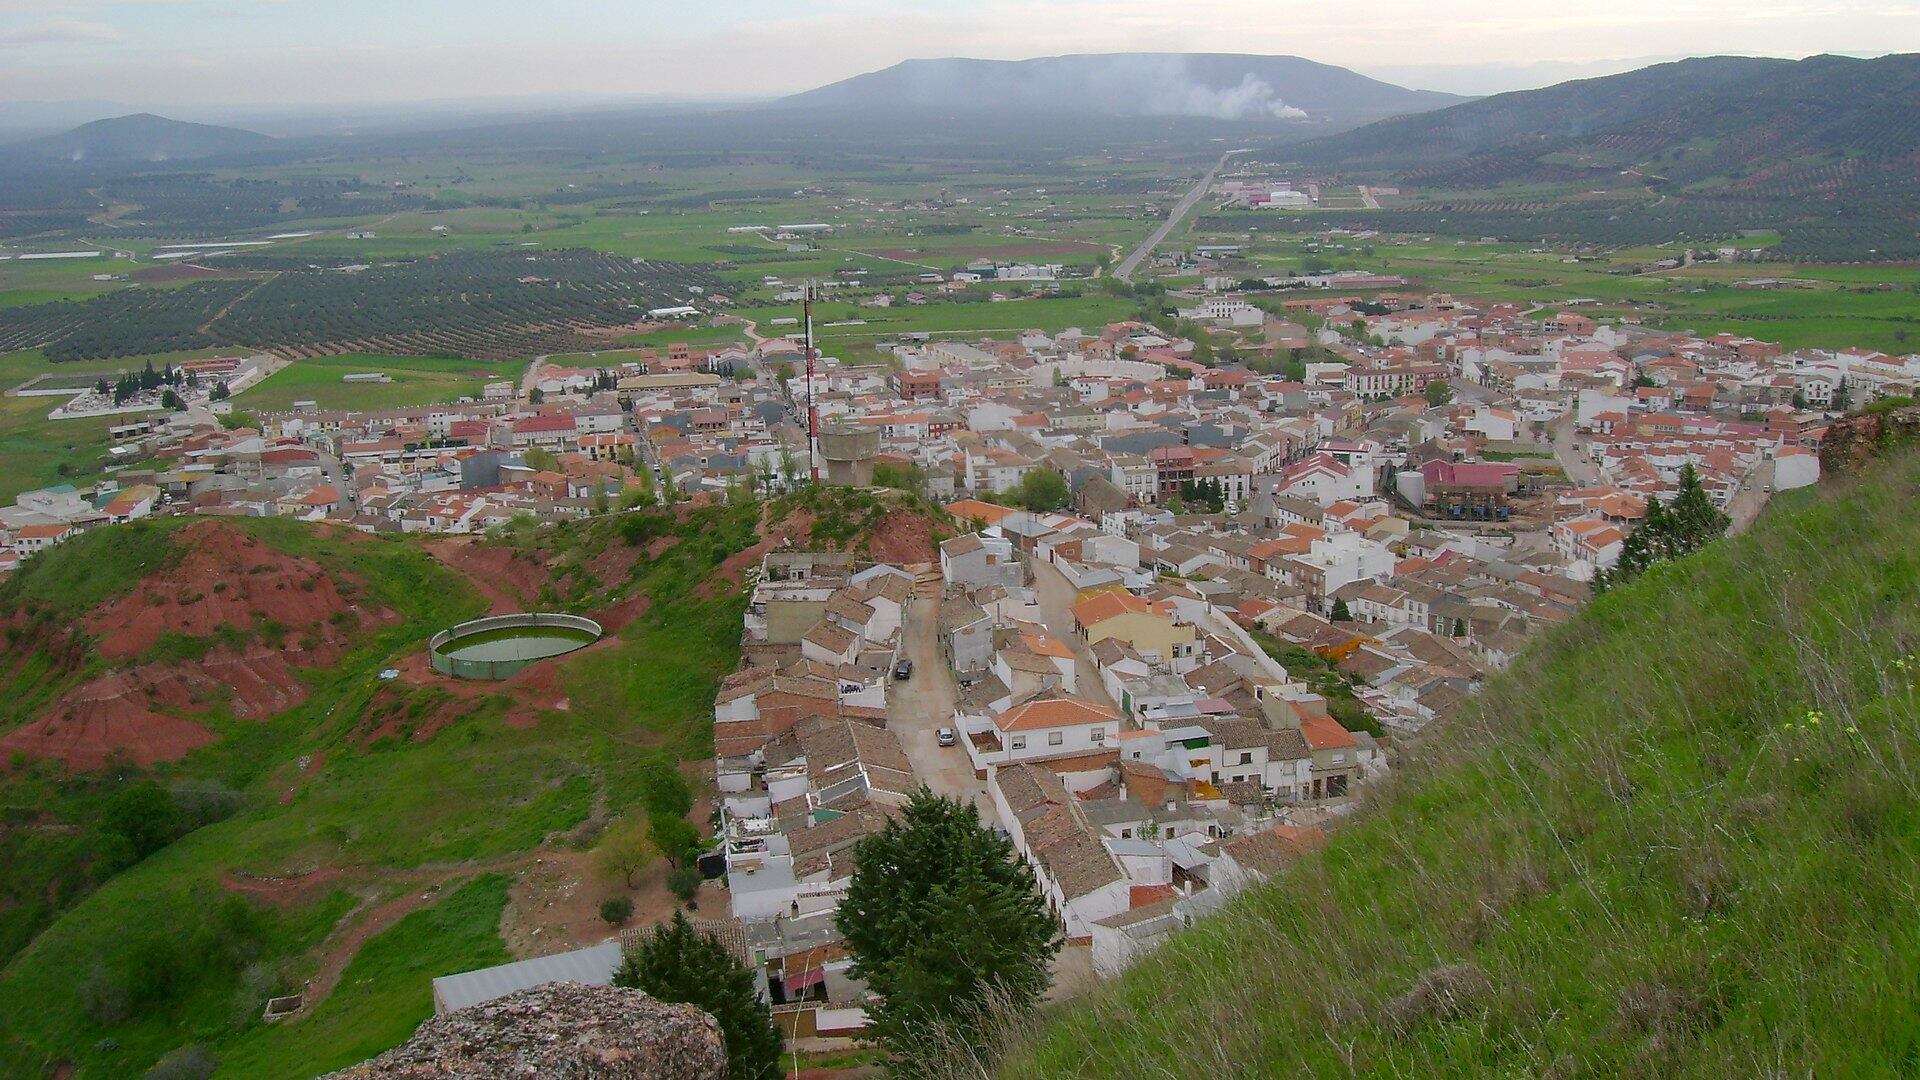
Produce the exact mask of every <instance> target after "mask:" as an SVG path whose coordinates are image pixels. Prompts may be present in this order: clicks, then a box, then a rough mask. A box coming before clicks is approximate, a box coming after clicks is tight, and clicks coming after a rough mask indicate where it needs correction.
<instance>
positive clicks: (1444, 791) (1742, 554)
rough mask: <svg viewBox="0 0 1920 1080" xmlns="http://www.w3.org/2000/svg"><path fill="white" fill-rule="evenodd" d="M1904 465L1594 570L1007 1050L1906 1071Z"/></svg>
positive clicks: (1692, 1072) (1485, 1069) (1919, 565)
mask: <svg viewBox="0 0 1920 1080" xmlns="http://www.w3.org/2000/svg"><path fill="white" fill-rule="evenodd" d="M1916 491H1920V454H1915V453H1913V452H1911V451H1905V452H1902V454H1901V455H1900V456H1898V457H1895V458H1891V459H1888V460H1886V461H1884V462H1881V463H1877V464H1876V465H1874V466H1873V467H1871V468H1870V469H1868V470H1866V471H1864V472H1863V473H1862V474H1861V475H1860V476H1859V477H1858V478H1850V479H1848V480H1845V481H1841V482H1838V483H1835V484H1832V485H1829V486H1826V487H1823V488H1821V489H1819V490H1817V491H1803V492H1796V493H1793V494H1791V495H1787V496H1784V497H1782V498H1781V499H1780V500H1779V501H1778V502H1777V503H1776V505H1775V506H1774V507H1773V508H1772V509H1770V510H1769V511H1768V512H1767V514H1766V515H1764V516H1763V518H1762V519H1761V521H1760V522H1759V523H1758V525H1757V526H1756V527H1755V528H1754V529H1753V530H1751V531H1750V532H1748V533H1747V534H1745V535H1743V536H1741V537H1739V538H1736V539H1732V540H1727V541H1723V542H1721V543H1717V544H1714V545H1712V546H1710V547H1709V548H1707V549H1706V550H1705V551H1704V552H1702V553H1701V554H1699V555H1696V556H1693V557H1691V558H1688V559H1683V560H1679V561H1677V562H1673V563H1669V564H1665V565H1662V566H1659V567H1657V568H1655V569H1654V570H1652V571H1651V572H1649V573H1648V574H1647V575H1645V577H1643V578H1641V579H1638V580H1636V581H1635V582H1633V583H1632V584H1630V585H1627V586H1624V587H1622V588H1619V589H1617V590H1613V591H1610V592H1609V593H1607V594H1606V595H1604V596H1602V597H1601V598H1600V599H1599V600H1597V601H1596V602H1595V603H1594V604H1593V605H1592V606H1591V607H1589V608H1588V609H1586V610H1585V611H1584V612H1583V613H1582V614H1581V615H1580V617H1579V618H1577V619H1576V620H1575V621H1574V622H1573V623H1571V624H1569V625H1568V626H1566V627H1564V628H1562V629H1560V630H1559V631H1557V632H1555V633H1554V634H1552V635H1550V636H1549V637H1547V638H1546V639H1545V640H1543V641H1541V642H1539V643H1538V644H1537V645H1536V646H1535V647H1534V648H1532V649H1531V650H1530V651H1529V652H1528V654H1527V655H1525V656H1523V657H1522V658H1521V659H1519V660H1518V661H1517V662H1516V663H1515V665H1514V668H1513V670H1512V671H1511V672H1510V673H1509V674H1507V675H1505V676H1503V677H1501V678H1498V679H1496V680H1494V681H1493V682H1492V683H1491V684H1490V685H1489V686H1488V688H1487V691H1486V693H1485V695H1484V698H1483V699H1482V704H1481V705H1480V706H1479V707H1478V708H1476V709H1475V710H1473V711H1472V713H1471V715H1468V716H1466V717H1464V718H1463V719H1462V720H1460V721H1459V722H1457V723H1456V724H1454V725H1453V726H1452V727H1451V728H1449V729H1448V730H1446V731H1444V732H1440V733H1436V734H1435V735H1434V736H1433V737H1432V738H1431V739H1430V740H1429V742H1428V743H1427V744H1426V745H1425V746H1424V747H1422V748H1421V749H1420V750H1419V751H1418V754H1417V760H1415V761H1412V762H1410V763H1408V764H1406V765H1405V766H1404V767H1403V768H1402V769H1401V770H1400V771H1399V773H1398V774H1397V777H1396V778H1395V780H1393V781H1392V782H1391V784H1390V786H1389V787H1388V788H1386V789H1385V790H1384V791H1383V792H1381V793H1380V794H1379V795H1378V796H1377V797H1375V798H1374V799H1373V800H1372V802H1371V804H1370V806H1369V808H1368V809H1367V810H1365V811H1364V812H1363V817H1362V818H1361V819H1360V820H1359V821H1358V822H1356V823H1355V824H1354V825H1353V826H1352V827H1350V828H1348V829H1346V830H1343V831H1341V832H1339V833H1338V834H1337V835H1336V836H1335V838H1334V839H1333V841H1332V842H1331V843H1330V844H1329V846H1328V847H1327V848H1326V850H1325V851H1324V853H1322V854H1320V855H1317V856H1313V857H1310V858H1308V859H1307V860H1305V861H1303V862H1302V863H1300V864H1298V865H1297V866H1296V867H1294V868H1293V869H1292V870H1290V871H1289V872H1287V873H1286V874H1285V875H1283V876H1282V877H1281V878H1279V879H1278V880H1276V881H1275V882H1273V883H1271V884H1270V885H1268V886H1266V887H1263V888H1261V889H1259V890H1257V891H1255V892H1252V893H1249V894H1248V895H1247V896H1245V897H1243V898H1242V900H1241V901H1240V902H1238V903H1236V904H1234V905H1233V906H1232V907H1230V908H1229V910H1228V911H1227V912H1226V913H1223V914H1222V915H1220V916H1218V917H1215V918H1212V919H1208V920H1205V921H1202V922H1201V923H1199V924H1197V925H1196V926H1195V927H1194V928H1192V929H1191V930H1189V931H1187V932H1186V933H1183V934H1181V935H1179V936H1178V937H1176V938H1175V939H1174V940H1173V941H1172V942H1171V943H1170V944H1169V945H1168V946H1166V947H1165V948H1163V949H1162V950H1160V951H1159V952H1157V953H1156V954H1154V955H1152V956H1150V957H1148V958H1146V959H1145V960H1144V961H1143V962H1141V963H1140V964H1139V965H1138V966H1137V967H1136V968H1134V969H1133V970H1132V971H1130V972H1129V973H1128V974H1127V975H1126V976H1125V977H1123V978H1122V979H1120V980H1118V981H1117V982H1115V983H1112V984H1109V985H1106V986H1104V987H1102V988H1101V989H1099V990H1098V991H1096V992H1095V993H1094V994H1092V995H1091V996H1089V997H1087V998H1084V999H1082V1000H1080V1001H1078V1002H1076V1003H1074V1004H1072V1005H1070V1006H1067V1007H1064V1008H1063V1009H1062V1010H1061V1011H1058V1012H1056V1013H1053V1014H1051V1015H1046V1016H1043V1017H1041V1018H1040V1020H1039V1021H1038V1022H1037V1023H1036V1025H1035V1026H1033V1027H1031V1028H1029V1029H1026V1030H1019V1031H1014V1032H1011V1033H1010V1034H1009V1035H1008V1041H1009V1043H1010V1048H1009V1052H1008V1055H1007V1056H1006V1058H1005V1059H1004V1060H1003V1061H1002V1062H1001V1064H1000V1065H999V1069H1000V1071H1001V1072H1003V1073H1004V1074H1005V1075H1007V1076H1013V1077H1054V1076H1067V1075H1088V1076H1115V1077H1122V1076H1124V1077H1138V1076H1174V1075H1203V1074H1212V1075H1224V1076H1307V1075H1349V1074H1355V1073H1357V1074H1363V1075H1379V1076H1436V1075H1439V1076H1463V1077H1464V1076H1556V1077H1566V1076H1606V1077H1613V1076H1661V1077H1665V1076H1713V1077H1720V1076H1762V1075H1815V1076H1894V1075H1909V1076H1910V1075H1914V1074H1915V1072H1916V1071H1920V1021H1916V1019H1915V1018H1916V1016H1920V923H1916V921H1915V919H1914V918H1913V912H1914V903H1915V897H1916V892H1917V891H1920V859H1916V844H1917V843H1920V801H1916V795H1920V724H1917V721H1920V690H1917V689H1916V680H1920V660H1917V659H1916V657H1915V653H1916V651H1917V650H1920V549H1916V548H1915V546H1914V544H1913V539H1914V531H1913V522H1914V521H1915V520H1916V518H1915V514H1916V509H1917V508H1916V506H1915V492H1916ZM981 1071H982V1070H980V1069H978V1068H975V1069H972V1070H968V1069H965V1068H957V1069H956V1072H959V1073H964V1074H967V1075H978V1074H979V1073H980V1072H981Z"/></svg>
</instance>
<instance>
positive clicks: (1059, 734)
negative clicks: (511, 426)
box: [1047, 731, 1067, 746]
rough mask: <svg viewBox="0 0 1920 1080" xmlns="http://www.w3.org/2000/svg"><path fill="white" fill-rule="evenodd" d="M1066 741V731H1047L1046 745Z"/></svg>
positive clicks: (1059, 743) (1060, 743) (1056, 744)
mask: <svg viewBox="0 0 1920 1080" xmlns="http://www.w3.org/2000/svg"><path fill="white" fill-rule="evenodd" d="M1066 741H1067V733H1066V732H1064V731H1049V732H1047V745H1048V746H1060V745H1062V744H1064V743H1065V742H1066Z"/></svg>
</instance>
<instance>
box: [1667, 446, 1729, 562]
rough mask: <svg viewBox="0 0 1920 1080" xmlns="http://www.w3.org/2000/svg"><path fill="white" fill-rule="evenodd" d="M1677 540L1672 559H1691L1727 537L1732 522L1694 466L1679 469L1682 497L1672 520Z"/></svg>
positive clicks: (1675, 503) (1676, 503)
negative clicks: (1709, 491) (1686, 556)
mask: <svg viewBox="0 0 1920 1080" xmlns="http://www.w3.org/2000/svg"><path fill="white" fill-rule="evenodd" d="M1670 519H1671V521H1672V523H1673V532H1674V535H1675V540H1674V543H1673V548H1674V550H1673V552H1672V554H1671V555H1670V556H1669V557H1670V558H1671V557H1674V556H1678V555H1690V554H1692V553H1693V552H1696V551H1698V550H1700V549H1701V548H1703V547H1705V546H1706V545H1708V544H1710V543H1712V542H1714V541H1715V540H1718V539H1720V538H1721V537H1722V536H1725V535H1726V534H1727V529H1728V528H1729V527H1731V526H1732V525H1733V519H1732V518H1729V517H1728V516H1727V515H1726V514H1723V513H1721V512H1720V508H1719V507H1717V506H1715V505H1713V500H1712V499H1710V498H1708V497H1707V489H1706V488H1704V487H1702V486H1701V484H1700V474H1698V473H1696V472H1694V471H1693V465H1692V463H1688V464H1686V465H1683V466H1681V467H1680V493H1679V494H1678V495H1675V496H1674V499H1673V509H1672V513H1671V517H1670Z"/></svg>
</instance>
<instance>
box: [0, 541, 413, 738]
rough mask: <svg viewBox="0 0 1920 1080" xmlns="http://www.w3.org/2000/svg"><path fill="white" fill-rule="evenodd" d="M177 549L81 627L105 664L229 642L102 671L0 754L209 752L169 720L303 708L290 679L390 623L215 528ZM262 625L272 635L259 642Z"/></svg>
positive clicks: (198, 728)
mask: <svg viewBox="0 0 1920 1080" xmlns="http://www.w3.org/2000/svg"><path fill="white" fill-rule="evenodd" d="M178 543H179V550H180V551H181V552H182V554H181V556H180V558H179V560H178V561H177V562H176V563H174V564H173V565H171V566H169V567H167V568H166V569H164V570H161V571H159V572H157V573H155V574H152V575H150V576H148V577H147V578H146V579H145V580H143V581H142V582H140V584H139V585H137V586H136V587H135V588H134V589H133V591H131V592H129V593H128V594H127V595H125V596H123V597H121V598H119V599H117V600H113V601H110V602H108V603H107V604H104V605H102V606H101V607H100V608H98V609H96V610H94V611H93V612H91V613H90V614H88V615H87V616H86V617H85V618H83V619H81V620H80V624H81V627H82V628H83V629H84V630H86V631H87V632H88V633H90V634H93V635H96V640H97V643H98V644H97V649H98V652H99V654H100V655H101V656H102V657H105V658H106V659H108V660H110V661H111V660H129V659H132V658H135V657H138V656H141V655H142V654H145V653H147V652H148V650H150V649H152V648H153V647H154V645H155V644H157V643H158V642H159V641H160V638H161V635H162V634H163V633H172V634H178V635H184V636H187V637H193V638H202V639H204V638H207V637H211V636H214V635H216V634H223V635H232V634H233V632H235V631H237V632H238V636H237V637H234V636H228V637H226V638H224V639H223V643H221V644H218V645H215V646H214V647H212V648H210V649H208V650H207V651H206V653H205V654H204V655H202V656H199V657H194V658H184V657H183V658H180V659H171V660H158V661H153V662H150V663H145V664H140V665H137V666H133V667H127V668H122V669H120V670H115V671H109V672H107V673H106V674H104V675H100V676H98V677H97V678H94V679H92V680H89V681H88V682H86V683H83V684H81V685H80V686H77V687H74V688H73V689H71V690H69V691H68V692H67V693H65V694H64V695H62V696H61V697H60V698H59V699H58V700H57V701H55V702H54V704H53V705H52V706H51V707H50V708H49V709H48V710H47V712H46V714H45V715H43V716H41V717H40V718H39V719H37V720H35V721H33V722H32V723H29V724H27V725H25V726H23V727H21V728H18V729H16V730H15V731H12V732H10V733H8V734H7V735H6V736H5V737H4V738H0V752H5V753H12V752H15V751H18V752H21V753H25V754H27V755H29V756H31V757H40V758H52V759H56V760H59V761H63V762H65V763H66V764H67V765H68V766H70V767H73V768H81V769H97V768H101V767H103V766H104V765H106V764H107V762H108V760H109V759H110V758H111V757H112V756H113V754H114V753H115V752H116V751H118V752H122V753H125V754H126V755H127V756H129V757H131V758H132V759H133V760H134V761H136V762H138V763H140V764H141V765H151V764H153V763H155V762H160V761H177V760H179V759H180V758H182V757H184V756H186V755H187V754H188V753H189V752H191V751H192V750H194V749H195V748H197V747H201V746H205V745H206V744H208V743H210V742H213V741H214V735H213V733H212V732H211V731H209V730H208V729H207V728H206V727H205V726H204V725H202V724H199V723H196V722H195V721H194V720H192V719H190V718H188V717H186V716H181V715H179V714H180V713H204V712H207V711H209V710H211V709H213V708H215V707H216V706H221V705H224V706H225V708H226V709H227V710H228V711H230V712H231V713H232V714H233V715H234V716H238V717H243V718H247V719H254V720H265V719H267V718H269V717H272V716H274V715H276V714H279V713H281V712H285V711H286V710H287V709H290V708H293V707H294V706H296V705H298V704H300V703H301V702H302V701H305V700H306V697H307V686H306V683H305V682H303V681H302V680H301V679H300V677H299V676H298V674H296V672H295V669H296V668H300V667H316V666H320V665H323V664H328V663H332V662H333V661H335V660H337V659H339V658H340V656H341V654H343V653H344V652H345V651H346V649H347V648H348V646H349V644H350V642H349V640H348V635H349V634H351V633H354V632H356V631H357V630H359V629H360V628H362V627H364V626H366V625H367V624H369V623H371V622H380V621H385V620H389V619H392V618H394V615H393V613H392V612H389V611H385V610H374V611H368V610H365V609H363V608H362V607H361V606H360V605H358V604H357V603H355V602H354V601H353V600H352V599H351V598H349V597H348V596H346V595H343V594H342V592H341V583H340V582H338V581H336V580H335V579H334V578H333V576H332V575H330V574H329V573H327V571H326V570H325V569H323V568H322V567H321V566H320V565H319V564H318V563H315V562H314V561H312V560H310V559H305V558H300V557H297V556H292V555H288V554H286V553H284V552H281V551H278V550H276V549H274V548H272V547H271V546H269V545H266V544H263V543H261V542H260V541H258V540H255V539H254V538H253V537H251V536H248V535H247V534H245V533H243V532H241V531H240V530H238V529H235V528H233V527H232V526H231V525H228V524H226V523H223V522H218V521H206V522H196V523H194V524H191V525H188V526H187V527H185V528H184V529H182V530H181V532H180V536H179V541H178ZM350 587H351V586H349V588H350ZM270 624H271V626H277V628H278V633H277V634H264V632H265V631H266V630H268V629H269V628H270ZM263 635H264V636H263ZM227 642H231V643H227Z"/></svg>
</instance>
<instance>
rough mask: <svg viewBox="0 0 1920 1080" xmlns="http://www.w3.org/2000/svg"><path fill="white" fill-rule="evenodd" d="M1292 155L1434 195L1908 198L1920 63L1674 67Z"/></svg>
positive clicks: (1347, 135) (1828, 60)
mask: <svg viewBox="0 0 1920 1080" xmlns="http://www.w3.org/2000/svg"><path fill="white" fill-rule="evenodd" d="M1292 154H1293V156H1295V157H1296V158H1297V159H1299V160H1302V161H1306V162H1309V163H1314V164H1325V165H1334V166H1339V167H1344V168H1348V169H1353V170H1357V171H1360V170H1375V171H1382V172H1392V173H1395V174H1397V175H1399V176H1400V177H1401V178H1402V179H1404V180H1406V181H1407V182H1408V183H1410V184H1413V185H1416V186H1421V187H1431V188H1479V187H1489V186H1494V185H1498V184H1503V183H1524V182H1538V181H1554V180H1579V179H1582V178H1585V177H1590V176H1599V175H1617V174H1619V173H1621V172H1638V173H1641V174H1644V175H1645V176H1646V178H1647V180H1648V182H1649V183H1650V184H1652V185H1655V186H1661V187H1663V188H1665V189H1671V190H1676V191H1677V190H1682V189H1684V190H1687V191H1688V192H1689V193H1691V194H1703V193H1707V192H1713V193H1719V194H1726V195H1732V196H1751V197H1765V196H1768V195H1794V196H1807V195H1825V196H1829V197H1830V196H1833V195H1836V194H1839V193H1841V192H1847V191H1868V190H1875V191H1885V190H1887V189H1888V187H1889V185H1892V186H1893V187H1898V188H1901V189H1902V190H1904V189H1906V187H1909V186H1910V185H1911V183H1912V178H1913V170H1914V165H1915V164H1916V162H1917V161H1920V55H1915V54H1903V55H1892V56H1884V57H1880V58H1877V59H1873V60H1860V59H1855V58H1851V57H1842V56H1814V57H1809V58H1807V59H1805V60H1799V61H1794V60H1777V59H1765V58H1754V57H1733V56H1716V57H1700V58H1695V59H1689V60H1680V61H1676V62H1674V63H1670V64H1657V65H1654V66H1652V67H1647V68H1642V69H1640V70H1638V71H1631V72H1626V73H1624V74H1620V75H1609V76H1605V77H1602V78H1596V79H1581V80H1577V81H1574V82H1566V83H1560V84H1558V85H1556V86H1549V87H1546V88H1544V89H1540V90H1523V91H1516V92H1514V93H1508V94H1498V95H1495V96H1493V97H1489V98H1482V99H1479V100H1476V101H1470V102H1466V103H1463V104H1458V105H1454V106H1451V107H1448V108H1444V109H1439V110H1436V111H1433V112H1427V113H1422V114H1420V115H1416V116H1402V117H1396V118H1393V119H1389V120H1384V121H1380V122H1378V123H1374V124H1369V125H1367V126H1365V127H1361V128H1357V129H1355V130H1352V131H1348V132H1343V133H1341V134H1338V135H1332V136H1328V137H1325V138H1321V139H1316V140H1313V141H1311V142H1308V143H1304V144H1302V145H1301V146H1299V147H1297V148H1296V149H1295V150H1293V151H1292Z"/></svg>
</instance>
